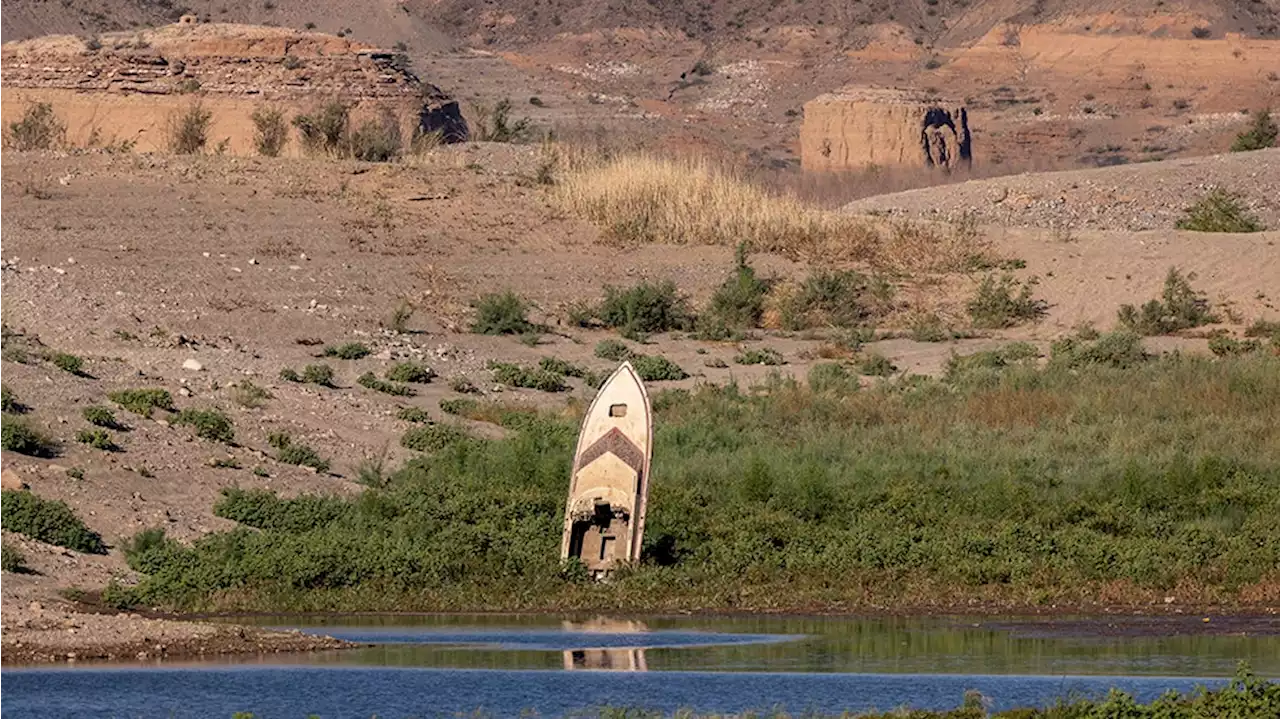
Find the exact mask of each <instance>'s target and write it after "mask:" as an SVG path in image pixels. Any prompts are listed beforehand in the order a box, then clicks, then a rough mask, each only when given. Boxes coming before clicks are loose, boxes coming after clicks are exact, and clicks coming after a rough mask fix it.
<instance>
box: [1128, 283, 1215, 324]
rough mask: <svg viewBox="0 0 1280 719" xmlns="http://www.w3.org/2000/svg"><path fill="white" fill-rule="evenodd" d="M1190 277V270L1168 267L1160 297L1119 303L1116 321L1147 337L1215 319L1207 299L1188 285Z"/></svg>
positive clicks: (1207, 322)
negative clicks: (1138, 302) (1136, 303)
mask: <svg viewBox="0 0 1280 719" xmlns="http://www.w3.org/2000/svg"><path fill="white" fill-rule="evenodd" d="M1193 279H1195V274H1194V273H1193V274H1190V275H1187V276H1184V275H1183V274H1182V273H1181V272H1179V271H1178V268H1176V267H1170V268H1169V273H1168V274H1167V275H1165V278H1164V292H1163V294H1162V295H1161V299H1159V300H1150V301H1148V302H1147V303H1146V304H1144V305H1142V307H1141V308H1137V307H1134V306H1133V305H1121V306H1120V311H1119V313H1118V318H1119V320H1120V325H1121V326H1122V327H1124V328H1125V329H1127V330H1130V331H1131V332H1136V333H1137V334H1139V335H1142V336H1147V337H1149V336H1152V335H1167V334H1171V333H1173V332H1177V331H1179V330H1185V329H1190V328H1192V327H1199V326H1201V325H1207V324H1210V323H1213V322H1217V318H1216V317H1215V316H1214V315H1213V313H1212V312H1211V311H1210V310H1209V300H1208V299H1206V298H1205V296H1204V294H1203V293H1201V292H1197V291H1196V290H1195V289H1194V288H1192V286H1191V280H1193Z"/></svg>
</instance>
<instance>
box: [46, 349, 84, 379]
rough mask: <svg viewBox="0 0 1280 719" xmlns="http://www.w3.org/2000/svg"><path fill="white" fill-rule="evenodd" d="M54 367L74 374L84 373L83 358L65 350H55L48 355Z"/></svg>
mask: <svg viewBox="0 0 1280 719" xmlns="http://www.w3.org/2000/svg"><path fill="white" fill-rule="evenodd" d="M49 361H50V362H52V363H53V366H54V367H57V368H58V369H60V370H62V371H63V372H70V373H71V374H74V375H82V374H84V359H82V358H80V357H77V356H75V355H73V354H67V353H66V352H55V353H53V354H52V355H50V356H49Z"/></svg>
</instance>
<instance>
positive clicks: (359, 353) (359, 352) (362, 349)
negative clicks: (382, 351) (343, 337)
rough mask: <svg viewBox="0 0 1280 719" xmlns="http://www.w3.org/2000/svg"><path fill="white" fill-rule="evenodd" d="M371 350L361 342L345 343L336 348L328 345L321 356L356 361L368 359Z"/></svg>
mask: <svg viewBox="0 0 1280 719" xmlns="http://www.w3.org/2000/svg"><path fill="white" fill-rule="evenodd" d="M372 352H373V350H371V349H369V345H367V344H364V343H363V342H346V343H344V344H340V345H337V346H334V345H328V346H326V347H325V348H324V349H323V350H321V354H323V355H324V356H325V357H336V358H338V359H344V360H358V359H363V358H365V357H368V356H369V355H370V354H371V353H372Z"/></svg>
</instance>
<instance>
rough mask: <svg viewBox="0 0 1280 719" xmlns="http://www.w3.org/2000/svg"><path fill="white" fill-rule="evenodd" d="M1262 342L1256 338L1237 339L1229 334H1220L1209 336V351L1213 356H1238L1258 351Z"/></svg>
mask: <svg viewBox="0 0 1280 719" xmlns="http://www.w3.org/2000/svg"><path fill="white" fill-rule="evenodd" d="M1261 349H1262V342H1260V341H1258V340H1238V339H1236V338H1234V337H1231V336H1230V335H1225V334H1220V335H1214V336H1213V337H1210V338H1209V351H1210V352H1212V353H1213V354H1214V356H1215V357H1238V356H1239V355H1245V354H1249V353H1250V352H1258V351H1260V350H1261Z"/></svg>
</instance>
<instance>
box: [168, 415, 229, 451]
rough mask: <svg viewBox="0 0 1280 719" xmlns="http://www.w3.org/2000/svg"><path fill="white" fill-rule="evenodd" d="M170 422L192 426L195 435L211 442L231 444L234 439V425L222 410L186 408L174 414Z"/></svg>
mask: <svg viewBox="0 0 1280 719" xmlns="http://www.w3.org/2000/svg"><path fill="white" fill-rule="evenodd" d="M172 422H173V424H175V425H178V426H186V427H191V428H193V429H194V430H195V431H196V436H197V437H200V438H201V439H207V440H209V441H211V442H222V443H224V444H232V443H233V442H235V439H236V430H235V425H234V424H233V423H232V422H231V418H230V417H228V416H227V415H226V413H225V412H223V411H222V410H218V409H191V408H188V409H184V410H182V411H181V412H179V413H178V414H177V415H175V416H174V417H173V420H172Z"/></svg>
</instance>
